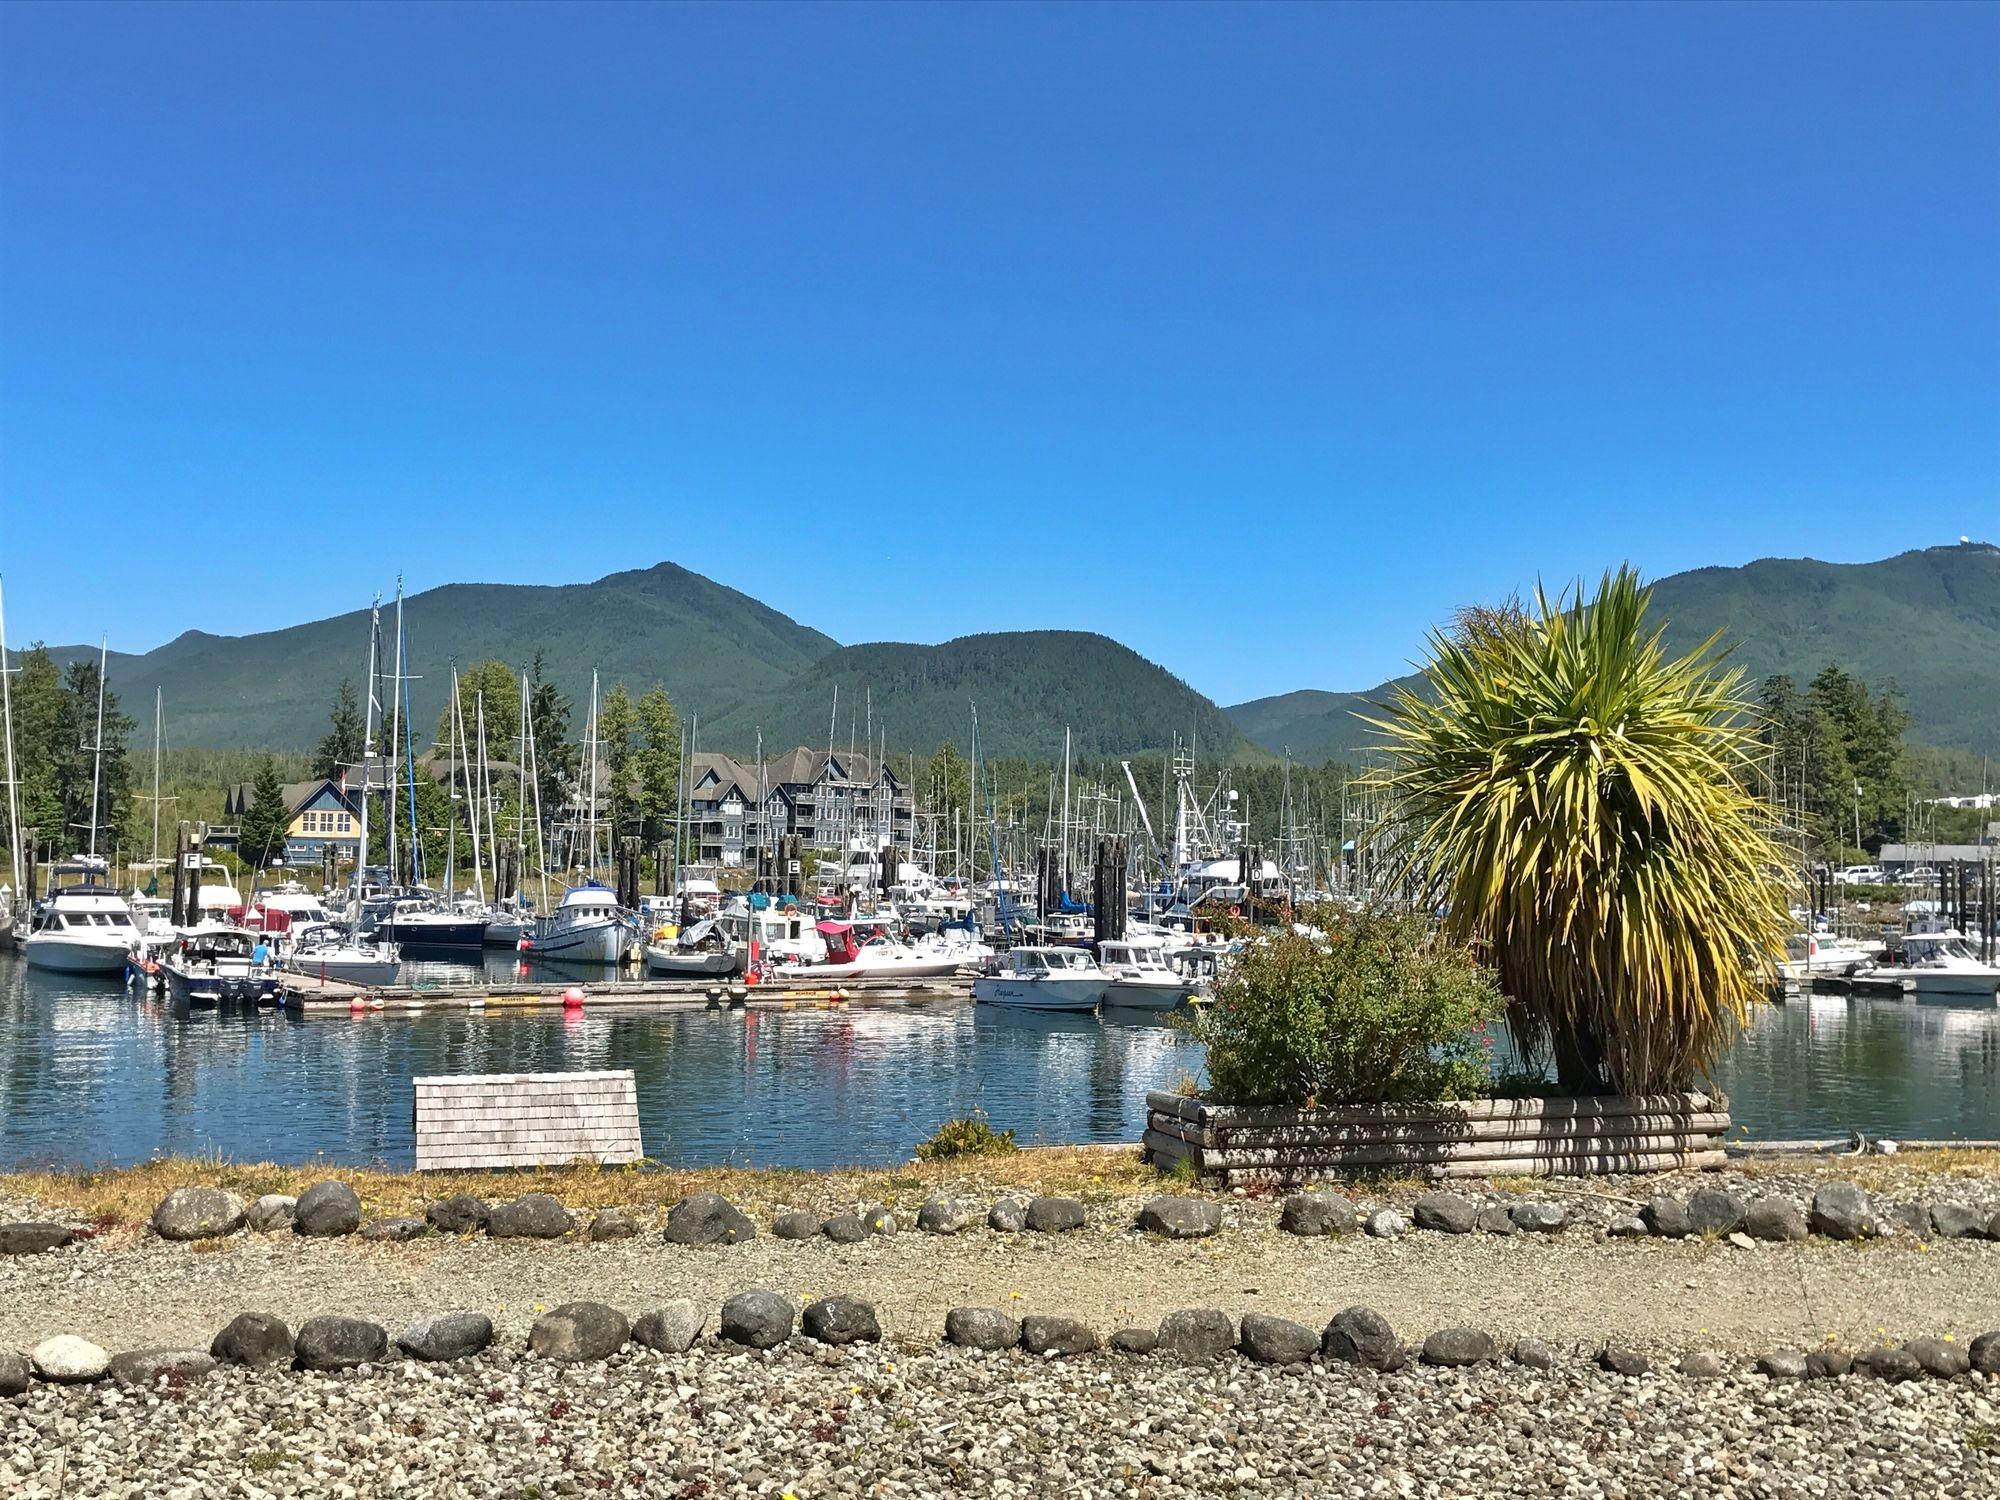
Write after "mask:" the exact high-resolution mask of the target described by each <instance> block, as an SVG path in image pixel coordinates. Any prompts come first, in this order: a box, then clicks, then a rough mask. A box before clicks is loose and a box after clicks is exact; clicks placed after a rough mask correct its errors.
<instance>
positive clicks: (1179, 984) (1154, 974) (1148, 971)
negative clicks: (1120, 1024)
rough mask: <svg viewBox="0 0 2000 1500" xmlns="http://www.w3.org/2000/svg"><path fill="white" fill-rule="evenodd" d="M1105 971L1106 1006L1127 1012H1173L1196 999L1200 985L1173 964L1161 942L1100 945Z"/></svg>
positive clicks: (1101, 960)
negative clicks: (1194, 997) (1168, 960)
mask: <svg viewBox="0 0 2000 1500" xmlns="http://www.w3.org/2000/svg"><path fill="white" fill-rule="evenodd" d="M1097 966H1098V967H1099V968H1100V969H1102V970H1103V971H1104V975H1105V984H1104V1003H1105V1004H1106V1005H1107V1006H1112V1005H1115V1006H1121V1007H1123V1008H1125V1009H1127V1010H1172V1009H1173V1008H1174V1007H1175V1006H1177V1005H1181V1004H1184V1003H1185V1002H1186V1001H1188V1000H1190V999H1192V998H1193V996H1194V994H1195V991H1196V986H1195V983H1194V981H1193V980H1191V979H1189V978H1187V977H1186V976H1185V975H1183V974H1182V973H1181V972H1180V971H1179V970H1178V969H1176V968H1175V967H1174V966H1173V965H1172V964H1170V963H1168V962H1167V958H1166V950H1165V949H1164V948H1163V947H1162V946H1161V945H1159V944H1158V943H1133V942H1104V943H1100V944H1098V946H1097Z"/></svg>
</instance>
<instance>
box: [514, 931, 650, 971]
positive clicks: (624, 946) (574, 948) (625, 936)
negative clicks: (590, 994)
mask: <svg viewBox="0 0 2000 1500" xmlns="http://www.w3.org/2000/svg"><path fill="white" fill-rule="evenodd" d="M521 951H522V952H524V953H526V954H527V955H528V956H529V957H530V958H537V959H543V960H547V961H550V962H555V963H566V964H615V963H617V962H618V961H619V960H620V959H622V958H623V957H624V956H625V955H626V954H627V953H629V952H631V951H632V928H631V926H630V925H629V924H628V923H625V922H622V921H605V922H576V923H561V922H559V921H557V920H550V921H547V922H539V923H537V924H536V926H535V932H534V935H533V936H532V937H530V938H529V939H527V946H525V947H524V948H523V949H522V950H521Z"/></svg>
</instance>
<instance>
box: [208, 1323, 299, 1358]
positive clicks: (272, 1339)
mask: <svg viewBox="0 0 2000 1500" xmlns="http://www.w3.org/2000/svg"><path fill="white" fill-rule="evenodd" d="M208 1352H209V1353H210V1354H213V1355H214V1356H215V1357H216V1358H217V1359H219V1360H221V1361H222V1362H223V1363H224V1364H230V1365H277V1364H290V1363H291V1362H292V1331H291V1329H289V1328H287V1327H286V1326H285V1324H284V1321H283V1320H282V1319H280V1318H274V1317H272V1316H271V1315H270V1314H269V1313H254V1312H247V1313H238V1314H237V1315H236V1316H235V1317H233V1318H231V1319H230V1320H229V1322H228V1324H227V1325H226V1326H225V1327H224V1328H223V1330H222V1332H220V1333H218V1334H217V1335H216V1336H215V1341H214V1342H213V1343H212V1344H210V1345H209V1346H208Z"/></svg>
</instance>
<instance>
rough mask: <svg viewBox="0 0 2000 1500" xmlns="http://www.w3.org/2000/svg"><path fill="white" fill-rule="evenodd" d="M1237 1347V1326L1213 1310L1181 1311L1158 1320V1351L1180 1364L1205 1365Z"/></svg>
mask: <svg viewBox="0 0 2000 1500" xmlns="http://www.w3.org/2000/svg"><path fill="white" fill-rule="evenodd" d="M1235 1347H1236V1325H1235V1323H1233V1322H1231V1321H1230V1317H1229V1314H1228V1313H1226V1312H1221V1311H1218V1310H1217V1309H1215V1308H1212V1307H1184V1308H1182V1309H1181V1310H1180V1311H1178V1312H1170V1313H1168V1314H1167V1315H1166V1316H1165V1317H1164V1318H1162V1319H1160V1341H1159V1350H1160V1353H1162V1354H1171V1355H1172V1356H1173V1357H1174V1358H1175V1359H1177V1360H1179V1361H1180V1362H1181V1363H1182V1364H1188V1365H1205V1364H1210V1363H1212V1362H1213V1361H1215V1360H1217V1359H1219V1358H1221V1356H1223V1355H1225V1354H1227V1353H1228V1352H1229V1351H1230V1350H1231V1349H1234V1348H1235Z"/></svg>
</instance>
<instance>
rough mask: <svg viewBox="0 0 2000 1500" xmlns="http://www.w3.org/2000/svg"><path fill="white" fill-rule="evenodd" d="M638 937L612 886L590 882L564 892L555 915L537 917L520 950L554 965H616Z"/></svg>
mask: <svg viewBox="0 0 2000 1500" xmlns="http://www.w3.org/2000/svg"><path fill="white" fill-rule="evenodd" d="M637 938H638V927H637V924H636V923H635V922H634V921H633V920H632V918H630V917H629V916H627V915H626V914H625V913H624V911H622V910H621V909H620V908H619V905H618V898H617V896H616V895H615V894H614V893H613V892H612V890H611V887H609V886H607V885H602V884H600V883H599V882H597V881H595V880H591V881H586V882H585V883H584V884H582V885H579V886H573V887H571V888H570V889H569V890H568V891H566V892H564V894H563V898H562V904H561V905H560V906H558V907H557V908H556V912H555V915H554V916H552V917H538V918H536V920H535V930H534V932H533V933H532V934H531V935H530V936H528V937H525V938H523V939H521V951H522V952H523V953H526V954H528V955H529V956H531V957H533V958H538V959H545V960H548V961H550V962H554V963H570V964H615V963H618V962H619V961H620V960H622V959H623V958H624V957H625V955H626V954H627V953H630V952H631V951H632V944H633V943H634V942H635V941H636V940H637Z"/></svg>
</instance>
